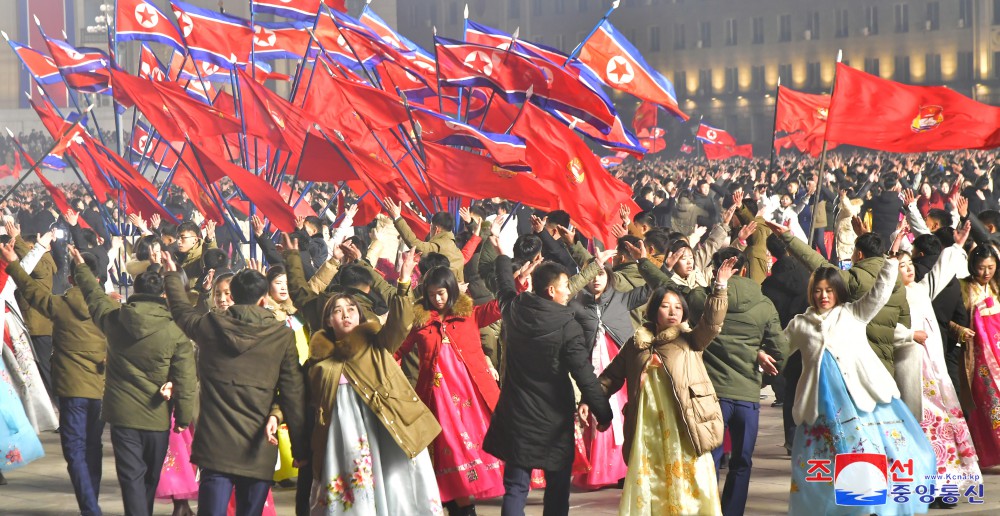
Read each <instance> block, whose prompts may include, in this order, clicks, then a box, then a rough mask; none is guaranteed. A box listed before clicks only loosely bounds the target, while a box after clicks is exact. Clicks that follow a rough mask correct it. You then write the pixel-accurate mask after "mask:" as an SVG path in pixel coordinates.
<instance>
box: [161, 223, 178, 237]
mask: <svg viewBox="0 0 1000 516" xmlns="http://www.w3.org/2000/svg"><path fill="white" fill-rule="evenodd" d="M160 237H161V238H162V237H174V238H177V226H176V225H174V224H171V223H169V222H163V223H161V224H160Z"/></svg>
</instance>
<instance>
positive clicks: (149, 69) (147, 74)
mask: <svg viewBox="0 0 1000 516" xmlns="http://www.w3.org/2000/svg"><path fill="white" fill-rule="evenodd" d="M139 78H140V79H149V80H151V81H157V82H163V81H165V80H167V72H166V71H165V69H164V68H163V63H161V62H160V60H159V59H157V58H156V54H154V53H153V51H152V50H150V49H149V47H148V46H146V44H145V43H143V44H142V49H141V50H140V51H139Z"/></svg>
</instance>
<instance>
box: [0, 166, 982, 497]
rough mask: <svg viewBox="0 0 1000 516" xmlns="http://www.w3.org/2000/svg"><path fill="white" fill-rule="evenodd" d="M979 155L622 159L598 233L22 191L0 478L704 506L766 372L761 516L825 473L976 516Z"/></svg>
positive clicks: (8, 260) (738, 458) (490, 214)
mask: <svg viewBox="0 0 1000 516" xmlns="http://www.w3.org/2000/svg"><path fill="white" fill-rule="evenodd" d="M996 157H997V156H996V155H995V154H993V153H987V152H960V153H940V154H925V155H920V156H900V155H887V154H870V153H860V152H854V153H851V152H838V153H837V154H831V156H830V157H828V158H827V162H826V163H820V161H819V160H815V159H811V158H808V157H779V158H777V159H776V160H774V162H773V163H769V162H768V161H766V160H754V161H749V160H747V161H738V162H735V161H734V162H725V163H720V162H705V161H703V160H700V159H696V158H687V159H677V160H653V159H647V160H645V161H641V162H630V163H627V164H625V165H622V166H620V167H618V168H617V169H615V175H616V176H617V177H619V178H620V179H622V180H623V181H624V182H626V183H627V184H630V185H632V186H633V189H634V192H635V197H634V199H633V200H634V202H635V206H638V209H639V211H636V210H635V209H629V208H628V207H627V206H624V205H623V206H621V209H620V213H619V215H620V217H619V218H620V220H617V221H614V222H613V223H612V225H611V227H609V228H608V234H609V235H612V236H613V239H615V241H611V242H600V241H597V240H591V239H588V238H586V237H585V236H584V235H582V234H579V233H578V232H577V231H576V229H575V228H574V225H573V222H574V221H573V220H571V219H570V217H569V215H568V214H567V213H565V212H562V211H554V212H549V213H544V212H540V211H537V210H533V209H531V208H530V207H527V206H523V205H521V204H519V203H516V202H511V201H507V200H503V199H499V198H494V199H486V200H476V201H473V202H472V203H471V205H470V206H468V207H462V208H460V209H457V210H456V211H454V212H448V211H440V212H437V213H433V214H431V215H430V216H429V217H427V218H426V219H423V220H415V219H416V218H417V217H414V216H412V214H406V216H404V210H409V209H410V208H408V207H406V206H404V205H402V204H399V203H397V202H395V201H393V200H391V199H380V200H379V201H380V204H381V206H382V209H383V211H382V213H380V214H379V215H377V216H376V217H375V219H374V220H373V221H371V222H370V223H364V224H361V223H359V224H358V225H355V224H356V222H355V218H357V216H358V208H357V204H356V203H355V202H354V201H355V200H356V197H353V196H347V197H345V196H338V195H337V193H336V192H335V191H336V190H337V189H336V187H337V185H316V186H315V187H314V188H312V189H310V190H309V191H308V193H304V194H303V200H305V201H306V202H305V205H307V206H310V207H311V211H312V212H313V213H315V215H310V216H305V217H300V218H299V219H298V220H297V231H295V232H294V233H290V234H287V233H285V234H278V233H273V232H272V231H271V228H270V224H269V223H268V221H267V220H262V219H260V218H258V217H256V216H250V217H243V216H242V215H239V214H236V215H235V216H234V220H233V221H232V222H233V224H231V225H232V226H235V227H236V228H237V229H241V230H242V232H243V233H245V234H247V235H251V234H252V238H248V239H245V240H244V239H241V238H240V236H239V235H237V231H236V229H230V226H231V225H226V226H219V227H217V226H216V224H215V223H214V222H212V221H204V220H202V219H201V217H200V216H199V214H198V213H197V212H196V211H194V210H193V206H192V205H191V203H190V201H189V200H187V199H186V198H185V197H184V196H183V195H182V194H181V193H180V192H179V190H178V191H168V192H167V198H168V201H167V202H166V203H165V205H166V206H167V207H168V209H170V210H171V211H172V212H173V213H175V214H176V215H177V216H178V218H179V219H180V220H181V221H182V222H180V223H179V224H176V225H175V224H171V223H168V222H166V221H163V220H161V219H160V218H159V217H153V218H151V219H149V220H145V219H144V218H143V217H142V216H141V214H133V215H129V216H126V215H125V214H123V213H119V212H118V209H119V206H118V204H117V203H116V202H115V201H114V200H110V199H109V200H107V201H106V202H101V200H99V199H94V198H93V197H92V196H90V195H88V194H87V193H86V192H85V191H83V190H82V189H80V187H79V186H75V187H69V188H68V189H67V192H68V197H69V203H70V205H71V209H69V210H68V211H60V210H58V209H57V208H55V206H54V203H53V201H52V200H51V199H49V198H48V195H47V193H46V192H45V190H44V189H39V188H37V187H25V188H24V189H23V190H21V191H18V192H17V193H15V194H14V195H13V196H12V197H10V199H9V200H8V201H7V202H6V203H5V204H4V205H2V206H0V209H3V210H4V213H3V215H4V219H5V221H4V222H5V224H4V229H3V231H2V235H0V259H2V262H3V264H2V266H0V268H2V271H0V288H2V290H0V297H2V298H3V300H4V301H5V309H4V313H3V320H4V343H3V346H0V347H2V351H3V362H2V364H3V365H2V367H3V369H2V370H0V378H2V380H3V381H2V382H0V411H2V415H3V418H2V419H3V422H4V423H3V424H0V445H3V449H2V450H0V453H2V454H3V455H2V457H0V472H2V473H4V474H7V475H8V477H9V478H4V477H3V476H0V484H3V483H6V482H8V481H9V482H17V473H16V471H15V470H16V469H17V468H19V467H22V466H25V465H28V464H29V463H31V462H32V461H33V460H36V459H38V458H39V457H41V456H42V455H43V450H42V446H41V442H40V440H39V437H38V434H39V433H41V432H48V431H58V432H59V439H60V441H61V444H62V453H63V456H64V459H65V461H66V464H67V469H68V472H69V478H70V480H71V482H72V485H73V490H74V493H75V495H76V500H77V503H78V505H79V511H80V512H81V513H82V514H84V515H88V516H89V515H99V514H101V513H102V512H101V511H102V509H101V507H100V506H99V504H98V496H99V492H100V485H101V477H102V466H101V465H102V461H103V445H104V444H103V439H104V437H103V434H104V430H105V426H106V425H109V426H110V442H111V445H112V448H113V452H114V463H115V469H116V475H117V479H118V482H119V484H120V486H121V493H122V502H123V504H124V507H125V512H126V514H130V515H148V514H152V512H153V506H154V503H155V501H156V500H162V501H167V502H171V503H173V506H174V514H175V515H187V514H194V511H193V510H192V507H191V506H192V503H191V502H195V503H196V507H197V512H198V514H206V515H222V514H226V513H227V512H228V513H232V514H238V515H245V514H253V515H259V514H275V510H276V508H275V506H274V501H273V496H272V493H271V490H272V488H279V487H283V488H291V487H292V486H294V489H295V490H296V496H295V513H296V514H364V515H368V514H380V515H381V514H385V515H407V514H414V515H416V514H444V513H447V514H449V515H469V514H476V504H477V503H478V502H479V501H481V500H487V499H491V498H500V497H502V502H501V503H502V513H503V514H505V515H517V514H523V513H524V507H525V503H526V500H527V496H528V493H529V490H531V489H536V488H544V490H545V492H544V507H545V514H546V515H558V514H567V513H568V511H569V501H570V493H571V488H574V487H575V488H576V489H578V490H596V489H603V488H610V489H620V490H621V491H620V492H621V500H620V513H621V514H648V515H654V514H655V515H659V514H685V515H686V514H725V515H727V516H728V515H738V514H742V513H743V512H744V510H745V508H746V504H747V497H748V491H749V486H750V482H751V478H752V467H753V454H754V449H755V446H756V444H757V437H758V425H759V418H760V401H761V399H762V397H761V396H760V393H761V390H762V388H763V386H765V385H770V386H771V388H772V389H773V391H774V394H775V397H776V401H775V405H776V406H779V405H780V406H781V407H782V411H783V422H784V441H785V442H784V446H785V448H786V449H787V451H788V453H789V455H790V456H791V465H790V469H791V472H790V499H789V508H788V513H789V514H794V515H799V514H833V513H836V514H854V513H855V512H850V510H851V509H852V508H851V507H846V506H843V505H840V504H839V503H838V502H839V497H840V496H841V495H842V493H840V492H839V491H840V490H839V488H838V489H835V482H834V479H833V476H834V475H833V463H834V461H835V459H836V457H837V456H838V455H843V454H867V455H866V456H867V457H870V456H871V455H878V456H882V457H884V461H883V462H882V468H883V470H884V471H886V472H887V473H888V474H889V476H891V478H892V481H891V482H889V483H890V486H887V487H891V491H890V492H889V493H888V495H887V496H886V497H885V498H884V499H883V501H882V502H881V503H874V504H870V505H867V506H861V507H854V508H855V509H857V511H856V513H857V514H870V513H877V514H918V513H924V512H926V511H927V509H928V508H929V507H939V508H950V507H954V506H955V505H956V504H958V503H959V502H963V503H981V502H982V498H983V496H984V495H983V487H982V482H983V478H982V472H981V468H989V467H992V466H996V465H1000V397H998V395H997V392H998V385H1000V347H998V343H997V341H996V335H1000V281H998V280H997V278H996V270H997V263H998V260H1000V233H998V231H1000V211H998V210H1000V203H998V198H1000V192H998V191H997V189H995V188H994V182H995V180H998V179H1000V177H998V175H1000V167H998V166H997V161H996ZM292 186H293V188H298V187H299V185H292ZM359 222H364V221H359ZM609 240H610V239H609ZM774 444H781V443H774ZM721 471H725V474H724V477H725V480H724V482H723V483H722V485H721V489H720V483H719V479H720V476H721V475H720V472H721ZM902 477H906V478H907V480H904V479H902ZM887 482H888V481H887ZM904 487H905V488H906V490H905V491H903V490H902V488H904ZM882 494H883V495H884V494H886V493H885V492H883V493H882Z"/></svg>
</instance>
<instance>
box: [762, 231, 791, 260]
mask: <svg viewBox="0 0 1000 516" xmlns="http://www.w3.org/2000/svg"><path fill="white" fill-rule="evenodd" d="M765 245H766V246H767V252H769V253H771V256H773V257H775V258H781V257H783V256H785V255H786V254H788V244H786V243H785V241H784V240H782V239H781V237H779V236H778V235H775V234H773V233H772V234H770V235H768V236H767V242H766V243H765Z"/></svg>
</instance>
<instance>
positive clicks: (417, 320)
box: [413, 294, 474, 328]
mask: <svg viewBox="0 0 1000 516" xmlns="http://www.w3.org/2000/svg"><path fill="white" fill-rule="evenodd" d="M473 309H474V306H473V304H472V298H471V297H469V296H468V295H466V294H461V295H459V296H458V300H457V301H455V306H452V307H451V312H449V313H448V315H446V316H444V317H441V315H440V314H439V313H438V312H437V310H427V309H426V308H424V304H423V303H422V302H419V301H418V302H416V303H414V304H413V326H414V327H415V328H423V327H424V326H427V324H428V323H430V322H431V321H436V320H441V319H452V318H465V317H470V316H472V312H473Z"/></svg>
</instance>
